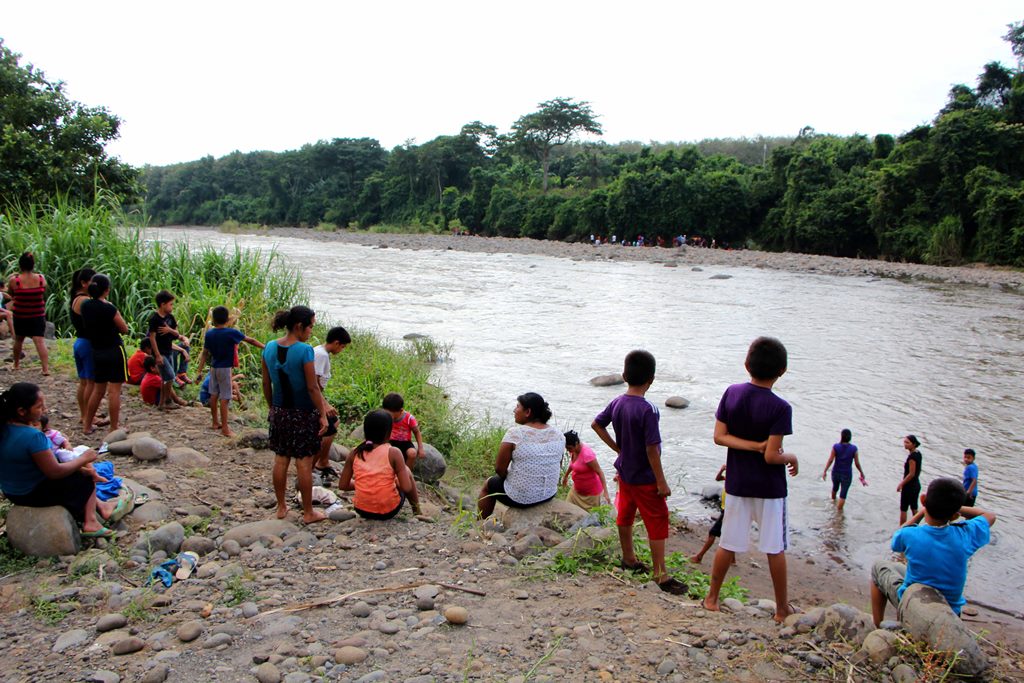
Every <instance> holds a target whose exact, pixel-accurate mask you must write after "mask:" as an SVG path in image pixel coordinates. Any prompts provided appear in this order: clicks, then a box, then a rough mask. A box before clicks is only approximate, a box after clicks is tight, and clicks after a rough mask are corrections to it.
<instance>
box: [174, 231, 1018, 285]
mask: <svg viewBox="0 0 1024 683" xmlns="http://www.w3.org/2000/svg"><path fill="white" fill-rule="evenodd" d="M191 229H197V230H198V229H203V228H191ZM258 234H265V235H268V236H270V237H277V236H280V237H294V238H301V239H309V240H318V241H337V242H347V243H350V244H362V245H365V246H372V247H382V248H392V249H418V250H420V249H431V250H441V251H443V250H448V249H451V250H457V251H468V252H474V253H485V254H493V253H503V254H540V255H544V256H553V257H557V258H569V259H575V260H588V261H598V260H620V261H649V262H652V263H660V264H662V265H664V266H666V267H702V266H725V267H743V268H768V269H772V270H784V271H788V272H794V273H813V274H819V275H835V276H855V277H885V278H898V279H907V280H917V281H922V282H939V283H950V284H959V285H975V286H979V287H992V288H995V289H1005V290H1011V291H1020V290H1022V289H1024V271H1021V270H1015V269H1011V268H1003V267H997V266H988V265H985V264H972V265H966V266H950V267H946V266H928V265H923V264H918V263H898V262H893V261H878V260H872V259H852V258H839V257H834V256H817V255H814V254H795V253H788V252H786V253H775V252H767V251H747V250H741V251H726V250H723V249H703V248H697V247H683V248H673V249H668V248H659V247H644V248H637V247H621V246H611V245H602V246H597V247H595V246H592V245H590V244H570V243H568V242H556V241H551V240H535V239H528V238H507V237H472V236H453V235H411V234H392V233H367V232H349V231H347V230H338V231H335V232H323V231H318V230H312V229H308V228H273V229H269V230H265V231H261V232H259V233H258Z"/></svg>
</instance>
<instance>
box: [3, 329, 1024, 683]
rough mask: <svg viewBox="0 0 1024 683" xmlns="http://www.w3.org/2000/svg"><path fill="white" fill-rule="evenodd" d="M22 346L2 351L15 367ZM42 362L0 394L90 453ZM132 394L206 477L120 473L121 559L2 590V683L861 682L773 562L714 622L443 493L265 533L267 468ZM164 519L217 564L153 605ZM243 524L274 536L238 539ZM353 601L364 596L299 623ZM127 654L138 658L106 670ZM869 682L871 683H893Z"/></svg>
mask: <svg viewBox="0 0 1024 683" xmlns="http://www.w3.org/2000/svg"><path fill="white" fill-rule="evenodd" d="M8 348H9V346H8V345H7V344H6V343H3V342H0V354H2V355H7V352H8V351H7V350H8ZM31 361H32V359H30V362H29V363H28V364H27V365H26V366H25V368H24V369H23V370H21V371H19V372H17V373H15V372H13V371H11V370H10V369H9V365H5V367H4V369H2V370H0V386H6V385H8V384H9V383H11V382H13V381H18V380H22V381H35V382H37V383H39V384H40V385H41V386H42V387H43V389H44V392H45V394H46V397H47V403H48V405H49V408H50V414H51V422H52V423H53V424H54V425H55V426H57V427H58V428H60V429H61V430H62V431H64V432H65V433H66V434H67V435H68V437H69V438H70V439H71V440H72V442H74V443H79V442H84V443H89V442H88V441H86V440H84V438H83V437H82V435H81V434H80V433H79V432H78V431H77V430H76V429H75V427H74V424H75V414H76V410H75V406H74V402H73V399H74V396H73V390H74V384H73V383H72V382H71V381H69V380H68V379H66V378H65V377H62V376H61V374H60V372H59V371H58V372H55V373H54V376H53V377H50V378H41V377H40V375H39V372H38V365H37V364H36V363H34V362H31ZM125 393H126V396H125V413H126V419H127V426H128V428H129V430H130V431H131V432H133V433H138V432H142V431H146V432H150V433H151V434H152V435H153V436H154V437H156V438H158V439H159V440H161V441H162V442H164V443H165V444H166V445H167V446H169V447H171V448H175V447H188V448H191V449H194V451H195V452H196V454H197V455H201V456H205V457H206V458H209V461H208V462H206V461H204V460H202V459H200V458H195V457H194V456H191V455H189V456H188V457H184V456H182V457H176V458H175V461H174V462H172V461H171V459H167V460H162V461H158V462H156V463H152V462H146V463H144V462H137V461H135V460H134V459H133V458H132V457H131V456H115V457H111V460H112V461H113V462H114V463H115V467H116V471H117V474H118V475H119V476H123V477H130V478H131V479H133V480H134V481H136V482H138V483H139V484H142V485H144V486H146V487H149V488H150V489H151V490H152V494H153V500H152V501H151V502H149V503H146V504H145V505H143V506H141V507H140V508H139V509H138V510H137V511H136V512H135V513H133V515H132V516H130V517H129V518H127V519H126V520H125V523H124V530H123V531H122V533H121V537H120V538H119V539H118V541H117V542H116V546H115V547H108V548H107V549H106V550H93V551H90V552H89V553H88V554H81V555H79V556H78V557H77V558H75V559H74V562H73V563H72V562H69V561H61V562H57V563H51V562H49V561H42V562H40V563H39V566H38V567H37V568H36V569H34V570H31V571H28V572H25V573H21V574H17V575H14V576H7V577H3V578H2V579H0V628H2V629H3V634H4V635H3V638H0V657H2V659H3V661H4V666H3V673H0V680H3V681H51V680H52V681H58V680H59V681H67V680H109V681H115V680H122V681H150V682H159V681H163V680H170V681H205V680H216V681H253V680H260V681H279V680H284V681H288V682H289V683H301V682H303V681H310V680H329V681H359V682H361V683H369V682H370V681H406V682H411V683H426V682H428V681H464V680H480V681H515V682H525V681H527V680H530V681H562V680H568V681H645V680H650V681H654V680H659V681H660V680H667V681H688V680H695V681H696V680H709V679H715V680H731V681H806V680H834V679H833V676H834V675H837V674H836V672H842V674H843V676H844V678H843V680H846V679H845V675H846V672H847V667H848V665H849V663H850V662H849V657H850V652H851V650H850V648H849V646H844V645H843V644H842V643H836V642H832V641H829V640H828V639H825V638H823V637H821V636H819V635H817V634H814V633H811V634H807V633H804V634H800V633H798V631H800V630H802V629H801V627H800V626H796V627H792V626H791V627H789V628H788V629H782V628H780V627H779V626H777V625H775V624H774V623H773V622H772V620H771V608H770V605H767V603H761V604H762V606H761V607H758V606H756V605H757V604H758V599H759V598H768V597H770V595H771V591H770V586H769V583H768V575H767V567H766V563H765V562H764V561H763V558H758V557H748V558H743V559H741V562H740V565H739V566H738V567H737V568H735V570H734V571H733V575H736V576H739V577H740V580H741V582H742V583H743V585H745V586H747V587H749V588H750V589H751V592H750V598H751V601H750V603H748V605H747V606H737V607H736V609H737V611H735V612H732V613H721V614H712V613H708V612H705V611H703V610H701V609H699V608H698V607H697V606H696V603H695V602H693V601H691V600H684V599H679V598H675V597H671V596H667V595H665V594H664V593H662V592H661V591H660V590H658V589H657V588H656V587H653V586H652V585H651V584H643V583H635V582H633V581H632V580H631V579H630V578H628V577H625V576H623V575H622V574H621V573H619V572H618V571H612V572H608V573H604V574H598V575H590V576H588V575H577V576H565V575H557V576H556V575H555V574H553V573H551V572H550V571H542V570H536V569H531V568H530V566H529V563H524V562H519V561H517V559H516V558H515V557H513V555H512V554H511V553H510V552H509V547H508V546H509V544H510V543H511V542H512V541H513V540H514V536H512V534H509V535H508V537H506V536H503V535H500V534H495V533H491V532H486V531H483V530H482V528H481V527H480V525H477V524H474V523H472V521H471V520H469V519H468V518H466V517H460V516H459V515H458V511H457V509H455V508H454V507H453V506H451V505H450V501H449V500H448V497H447V496H445V495H442V494H440V492H439V491H438V490H430V491H428V492H427V494H426V496H425V497H426V499H427V500H428V501H429V502H428V504H427V506H426V507H427V511H428V513H430V515H431V516H432V518H433V520H434V521H430V522H426V521H421V520H418V519H415V518H412V517H411V516H409V515H408V513H403V514H402V515H400V516H399V517H398V518H397V519H395V520H393V521H390V522H366V521H363V520H361V519H359V518H352V519H349V520H347V521H343V522H333V521H331V522H324V523H321V524H317V525H313V526H311V527H304V526H303V525H301V523H300V522H299V520H298V518H297V516H296V515H295V513H294V512H293V513H292V514H291V515H290V516H289V519H288V520H287V522H286V523H284V524H281V523H278V522H276V521H274V520H272V517H273V497H272V489H271V485H270V465H271V462H272V457H273V456H272V454H271V453H270V452H269V451H263V450H255V449H253V448H249V447H245V446H243V445H241V444H240V443H239V442H238V441H237V440H233V439H225V438H223V437H220V436H218V435H216V434H214V433H213V432H211V431H210V430H209V429H208V420H209V414H208V413H207V412H206V411H205V410H203V409H199V408H185V409H182V410H178V411H175V412H173V413H171V414H169V415H164V414H159V413H156V412H155V411H152V410H150V409H148V408H147V407H145V406H143V405H142V404H141V402H140V401H139V399H138V398H137V396H134V395H131V394H132V393H133V391H132V390H129V391H126V392H125ZM245 430H246V426H245V425H242V424H239V425H236V427H235V431H236V432H239V433H242V432H244V431H245ZM176 453H178V454H179V455H180V454H181V453H182V452H180V451H176ZM186 455H187V454H186ZM169 522H178V523H181V524H183V525H184V526H185V527H187V528H188V529H190V531H191V533H190V534H189V535H188V538H187V539H186V547H192V548H197V549H200V550H208V551H209V552H208V553H206V554H203V556H202V559H201V563H200V565H199V568H198V570H197V572H196V574H194V575H193V576H192V577H191V578H189V579H188V580H184V581H178V582H175V583H174V584H173V585H172V586H171V587H170V588H169V589H167V590H154V589H148V588H146V587H145V584H146V578H147V576H148V569H149V567H150V566H152V565H153V564H154V562H155V561H157V560H158V559H159V558H145V557H142V558H139V553H140V552H142V553H143V554H144V551H139V550H138V549H133V545H134V544H135V542H136V539H137V537H138V533H139V532H140V531H143V530H145V529H152V528H156V527H160V526H162V525H164V524H166V523H169ZM250 523H259V524H260V526H257V527H252V526H248V527H242V525H247V524H250ZM246 530H247V531H248V533H247V534H242V533H241V532H242V531H246ZM705 533H706V530H705V528H703V527H702V528H700V529H695V530H690V529H687V528H685V527H680V528H677V529H676V530H675V531H674V532H673V534H672V537H671V540H670V548H669V549H670V550H680V551H683V552H686V553H691V552H693V551H695V550H696V549H697V547H698V546H699V545H700V543H701V541H702V540H703V537H704V534H705ZM249 541H251V543H249ZM133 557H134V558H136V559H132V558H133ZM139 559H141V560H142V561H141V562H140V561H139ZM709 560H710V558H708V559H706V560H705V563H706V564H707V563H708V562H709ZM832 565H834V566H832ZM706 568H707V567H706ZM790 577H791V588H790V593H791V595H792V596H793V600H794V602H796V603H798V604H799V605H800V606H801V607H803V608H804V609H810V608H811V607H812V606H814V605H816V604H820V605H830V604H832V603H835V602H847V603H849V604H851V605H853V606H854V607H857V608H859V609H862V610H863V609H866V608H867V607H868V605H867V598H866V577H864V576H860V575H857V574H855V573H854V572H850V571H849V570H847V569H845V568H844V567H843V566H842V565H841V564H838V563H831V562H829V563H828V566H822V565H821V564H814V561H813V560H808V559H802V558H798V557H794V558H792V559H791V562H790ZM467 590H468V591H471V592H467ZM357 591H366V592H364V593H360V594H357V595H353V596H351V597H349V598H346V599H342V600H338V601H337V602H336V603H334V604H332V605H329V606H322V607H317V608H313V609H300V610H298V611H288V609H290V608H294V607H300V606H303V605H307V606H308V605H309V603H311V602H314V601H322V600H325V599H329V598H335V597H338V596H344V595H346V594H351V593H353V592H357ZM476 593H482V595H478V594H476ZM452 607H461V608H463V609H464V610H465V615H466V617H467V619H468V621H467V623H466V624H465V625H461V626H457V625H452V624H450V623H449V622H448V621H447V620H446V618H445V614H448V615H449V616H451V617H452V618H453V619H454V620H456V621H457V620H458V615H457V614H453V613H451V612H448V611H447V610H449V608H452ZM61 614H63V617H62V618H60V619H59V621H57V620H56V616H60V615H61ZM54 615H56V616H54ZM111 615H114V616H111ZM117 615H123V616H117ZM47 617H52V619H49V621H50V622H53V623H48V620H47ZM969 619H970V620H971V621H970V625H971V627H972V628H976V629H978V630H979V631H980V630H984V631H987V632H988V636H987V638H988V639H989V640H991V641H994V642H996V643H1001V644H1010V645H1012V646H1015V647H1017V648H1018V652H1008V651H1005V650H999V649H996V648H994V647H988V649H989V650H990V652H991V653H992V654H993V655H994V657H995V660H996V662H997V667H998V671H999V672H1001V675H1002V676H1003V677H1004V679H1012V678H1013V677H1014V676H1024V668H1021V667H1024V664H1022V660H1021V656H1020V654H1019V648H1020V644H1021V636H1022V632H1021V629H1020V623H1019V622H1016V621H1015V620H1013V619H1011V618H1007V617H1003V616H1001V615H997V614H992V613H989V612H985V611H981V613H980V614H979V615H978V616H976V617H969ZM122 622H125V623H122ZM98 627H99V628H98ZM108 627H109V628H110V629H111V630H108V631H107V630H103V631H102V632H101V629H107V628H108ZM58 638H60V639H61V640H60V641H59V643H60V645H61V646H64V647H63V649H61V651H59V652H58V651H55V647H57V645H58ZM122 648H123V649H126V650H131V652H130V653H128V654H123V655H118V654H113V651H114V650H115V649H116V650H117V651H120V650H121V649H122ZM136 648H137V649H136ZM58 649H60V648H58ZM917 665H918V666H919V665H920V662H917ZM97 671H100V672H106V673H100V674H97V673H96V672H97ZM854 671H856V672H857V680H869V679H880V678H882V677H885V676H887V675H888V673H886V672H887V668H885V667H883V668H877V669H868V668H867V667H866V665H858V668H856V669H854ZM926 673H927V672H923V675H924V674H926ZM97 675H98V676H99V677H98V678H96V677H95V676H97Z"/></svg>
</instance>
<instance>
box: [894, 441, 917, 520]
mask: <svg viewBox="0 0 1024 683" xmlns="http://www.w3.org/2000/svg"><path fill="white" fill-rule="evenodd" d="M920 445H921V442H920V441H918V440H917V437H916V436H914V435H913V434H907V435H906V436H905V437H903V448H905V449H906V451H907V459H906V460H905V461H903V479H901V480H900V483H899V484H897V485H896V492H897V493H899V494H900V526H903V525H904V524H906V523H907V510H910V511H912V512H913V513H914V514H915V515H916V514H917V499H918V498H919V497H920V495H921V451H919V450H917V447H918V446H920Z"/></svg>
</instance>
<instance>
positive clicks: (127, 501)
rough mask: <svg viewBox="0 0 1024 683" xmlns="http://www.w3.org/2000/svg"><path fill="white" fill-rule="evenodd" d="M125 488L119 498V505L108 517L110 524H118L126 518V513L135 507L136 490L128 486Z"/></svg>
mask: <svg viewBox="0 0 1024 683" xmlns="http://www.w3.org/2000/svg"><path fill="white" fill-rule="evenodd" d="M123 488H124V492H122V494H121V495H120V496H118V498H117V506H116V507H115V508H114V511H113V512H111V513H110V516H109V517H107V522H108V523H109V524H117V523H118V522H120V521H121V520H122V519H124V517H125V515H127V514H128V513H129V512H131V511H132V510H134V509H135V492H134V491H132V490H131V489H130V488H128V487H127V486H125V487H123Z"/></svg>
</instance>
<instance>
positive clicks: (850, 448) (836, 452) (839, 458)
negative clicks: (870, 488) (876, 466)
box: [821, 429, 867, 510]
mask: <svg viewBox="0 0 1024 683" xmlns="http://www.w3.org/2000/svg"><path fill="white" fill-rule="evenodd" d="M851 439H853V432H851V431H850V430H849V429H844V430H843V431H842V432H840V433H839V443H837V444H835V445H833V446H832V452H831V453H829V454H828V462H826V463H825V471H824V472H822V473H821V480H822V481H825V477H826V475H828V468H829V467H832V463H833V462H834V463H835V467H832V500H835V499H836V492H838V493H839V502H838V503H837V504H836V510H842V509H843V506H844V505H846V494H847V493H849V492H850V484H851V483H853V466H854V465H856V466H857V471H858V472H860V483H861V484H863V485H864V486H867V480H866V479H865V478H864V470H863V469H861V467H860V453H858V452H857V447H856V446H855V445H853V444H852V443H850V440H851Z"/></svg>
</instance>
